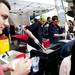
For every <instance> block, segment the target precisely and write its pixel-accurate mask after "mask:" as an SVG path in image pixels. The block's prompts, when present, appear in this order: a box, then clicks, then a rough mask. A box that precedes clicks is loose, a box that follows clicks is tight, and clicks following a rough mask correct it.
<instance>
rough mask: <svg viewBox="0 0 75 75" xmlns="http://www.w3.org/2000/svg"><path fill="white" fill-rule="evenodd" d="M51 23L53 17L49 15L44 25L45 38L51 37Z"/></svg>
mask: <svg viewBox="0 0 75 75" xmlns="http://www.w3.org/2000/svg"><path fill="white" fill-rule="evenodd" d="M50 23H51V17H47V21H46V23H45V24H44V25H43V38H49V36H48V27H49V24H50Z"/></svg>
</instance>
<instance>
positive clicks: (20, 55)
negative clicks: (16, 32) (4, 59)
mask: <svg viewBox="0 0 75 75" xmlns="http://www.w3.org/2000/svg"><path fill="white" fill-rule="evenodd" d="M16 58H26V54H24V53H21V54H17V55H16Z"/></svg>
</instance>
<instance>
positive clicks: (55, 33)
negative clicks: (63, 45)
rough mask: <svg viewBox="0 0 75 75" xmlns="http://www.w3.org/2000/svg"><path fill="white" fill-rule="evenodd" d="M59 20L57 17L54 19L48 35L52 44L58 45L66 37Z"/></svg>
mask: <svg viewBox="0 0 75 75" xmlns="http://www.w3.org/2000/svg"><path fill="white" fill-rule="evenodd" d="M58 24H59V20H58V17H57V16H53V17H52V22H51V23H50V25H49V28H48V33H49V39H50V41H51V43H57V42H58V40H60V39H61V38H62V37H63V36H64V29H63V28H61V27H60V26H59V25H58Z"/></svg>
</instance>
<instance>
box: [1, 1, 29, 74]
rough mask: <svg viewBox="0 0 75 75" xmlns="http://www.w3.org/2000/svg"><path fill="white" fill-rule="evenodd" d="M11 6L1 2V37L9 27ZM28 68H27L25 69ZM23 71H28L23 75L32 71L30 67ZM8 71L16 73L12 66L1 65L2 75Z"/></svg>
mask: <svg viewBox="0 0 75 75" xmlns="http://www.w3.org/2000/svg"><path fill="white" fill-rule="evenodd" d="M10 9H11V8H10V5H9V3H8V2H7V1H6V0H0V37H1V36H2V35H3V34H2V33H3V30H4V28H5V27H6V26H7V25H9V22H8V19H9V10H10ZM25 66H26V67H25ZM25 66H24V67H23V69H26V72H25V71H23V73H22V74H21V75H27V74H28V73H29V72H30V69H28V68H27V67H29V66H28V65H25ZM7 71H14V69H13V67H12V65H11V64H1V65H0V75H4V72H7Z"/></svg>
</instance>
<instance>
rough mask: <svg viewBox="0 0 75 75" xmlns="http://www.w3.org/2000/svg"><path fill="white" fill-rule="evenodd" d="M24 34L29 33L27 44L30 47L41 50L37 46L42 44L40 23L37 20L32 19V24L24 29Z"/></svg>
mask: <svg viewBox="0 0 75 75" xmlns="http://www.w3.org/2000/svg"><path fill="white" fill-rule="evenodd" d="M25 32H26V33H27V34H29V33H30V34H29V36H30V38H29V40H28V42H27V43H28V44H29V45H31V46H32V47H34V48H36V49H37V50H40V49H41V48H40V46H39V44H41V43H42V29H41V23H40V22H39V21H38V20H37V19H34V23H33V24H32V25H30V26H27V27H26V28H25ZM28 32H29V33H28ZM33 40H34V41H33Z"/></svg>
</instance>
